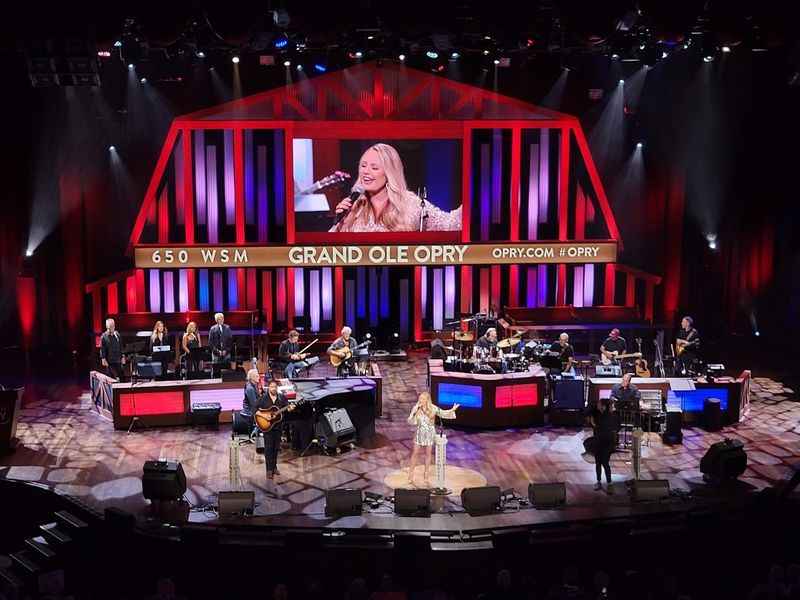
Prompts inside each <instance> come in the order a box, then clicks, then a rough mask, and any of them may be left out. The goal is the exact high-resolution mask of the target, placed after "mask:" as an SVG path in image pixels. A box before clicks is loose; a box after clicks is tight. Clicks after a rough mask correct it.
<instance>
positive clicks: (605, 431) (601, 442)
mask: <svg viewBox="0 0 800 600" xmlns="http://www.w3.org/2000/svg"><path fill="white" fill-rule="evenodd" d="M589 421H590V422H591V424H592V429H593V430H594V468H595V473H596V475H597V483H596V484H595V486H594V489H595V490H600V489H602V488H603V484H602V479H601V475H602V471H605V473H606V483H607V484H608V489H607V490H606V491H607V492H608V493H609V494H610V493H611V453H612V452H613V451H614V447H615V446H616V431H617V420H616V418H615V416H614V403H613V401H612V400H611V398H600V400H598V401H597V405H596V406H595V407H594V408H593V409H592V411H591V412H590V413H589Z"/></svg>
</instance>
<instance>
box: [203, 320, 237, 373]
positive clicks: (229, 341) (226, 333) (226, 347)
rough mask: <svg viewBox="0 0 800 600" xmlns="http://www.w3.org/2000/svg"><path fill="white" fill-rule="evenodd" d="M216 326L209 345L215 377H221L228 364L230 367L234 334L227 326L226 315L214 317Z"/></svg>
mask: <svg viewBox="0 0 800 600" xmlns="http://www.w3.org/2000/svg"><path fill="white" fill-rule="evenodd" d="M214 321H216V325H214V326H213V327H212V328H211V331H209V333H208V345H209V346H210V348H211V358H212V361H213V369H214V377H219V374H220V371H221V370H222V368H223V367H224V366H225V365H226V364H227V366H228V367H230V362H231V347H232V346H233V333H232V332H231V328H230V326H229V325H226V324H225V315H223V314H222V313H217V314H215V315H214Z"/></svg>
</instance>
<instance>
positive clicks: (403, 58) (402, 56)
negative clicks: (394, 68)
mask: <svg viewBox="0 0 800 600" xmlns="http://www.w3.org/2000/svg"><path fill="white" fill-rule="evenodd" d="M397 58H398V59H400V62H404V61H405V60H406V55H405V54H401V55H400V56H398V57H397Z"/></svg>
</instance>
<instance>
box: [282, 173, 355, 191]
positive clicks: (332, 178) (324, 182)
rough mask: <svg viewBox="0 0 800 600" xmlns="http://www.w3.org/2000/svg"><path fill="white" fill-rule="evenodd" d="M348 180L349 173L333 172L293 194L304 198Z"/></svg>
mask: <svg viewBox="0 0 800 600" xmlns="http://www.w3.org/2000/svg"><path fill="white" fill-rule="evenodd" d="M348 179H350V173H345V172H344V171H334V172H333V173H331V174H330V175H327V176H326V177H323V178H322V179H319V180H318V181H315V182H314V183H312V184H311V186H310V187H307V188H306V189H304V190H300V191H297V192H295V196H306V195H308V194H316V193H317V192H319V191H320V190H324V189H325V188H327V187H330V186H332V185H337V184H339V183H343V182H345V181H347V180H348Z"/></svg>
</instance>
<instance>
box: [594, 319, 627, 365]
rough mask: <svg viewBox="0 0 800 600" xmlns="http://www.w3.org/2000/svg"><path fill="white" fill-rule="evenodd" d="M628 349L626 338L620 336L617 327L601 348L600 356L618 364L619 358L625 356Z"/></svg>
mask: <svg viewBox="0 0 800 600" xmlns="http://www.w3.org/2000/svg"><path fill="white" fill-rule="evenodd" d="M627 347H628V345H627V343H626V342H625V338H624V337H622V336H621V335H620V334H619V329H617V328H616V327H615V328H614V329H612V330H611V332H610V333H609V334H608V337H607V338H606V339H605V340H604V341H603V344H602V345H601V346H600V354H602V355H603V356H605V357H606V358H607V359H608V360H611V361H612V362H616V361H617V356H619V355H620V354H625V351H626V349H627Z"/></svg>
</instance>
